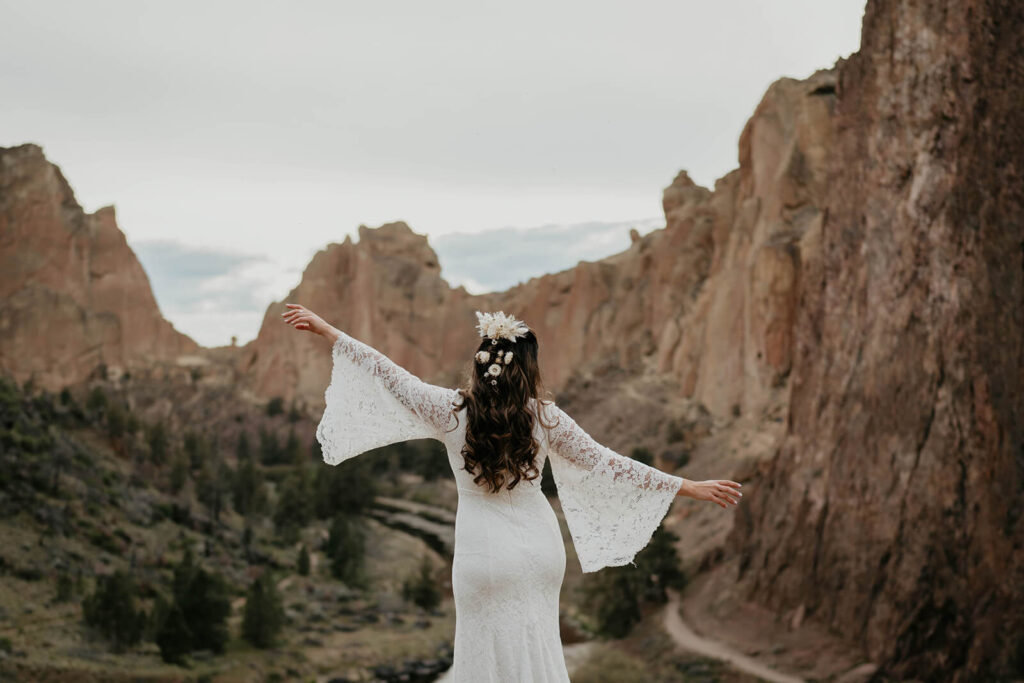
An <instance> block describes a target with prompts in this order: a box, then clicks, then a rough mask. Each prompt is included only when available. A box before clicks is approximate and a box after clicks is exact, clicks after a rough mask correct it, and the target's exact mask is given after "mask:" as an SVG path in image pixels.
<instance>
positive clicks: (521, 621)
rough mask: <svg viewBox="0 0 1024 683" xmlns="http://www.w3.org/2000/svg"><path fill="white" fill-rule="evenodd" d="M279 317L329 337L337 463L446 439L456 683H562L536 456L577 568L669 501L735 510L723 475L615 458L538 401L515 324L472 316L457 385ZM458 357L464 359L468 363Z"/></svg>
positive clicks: (531, 354)
mask: <svg viewBox="0 0 1024 683" xmlns="http://www.w3.org/2000/svg"><path fill="white" fill-rule="evenodd" d="M287 307H288V309H289V310H288V311H286V312H285V313H283V314H282V316H283V318H284V321H285V322H287V323H288V324H290V325H291V326H292V327H294V328H295V329H297V330H307V331H309V332H313V333H316V334H319V335H321V336H323V337H325V338H326V339H327V340H329V341H330V342H331V343H332V354H333V371H332V374H331V382H330V386H329V387H328V388H327V392H326V401H327V405H326V409H325V410H324V414H323V418H322V420H321V421H320V424H319V426H318V427H317V431H316V436H317V439H318V440H319V442H320V444H321V446H322V448H323V457H324V461H325V462H327V463H329V464H331V465H337V464H338V463H340V462H342V461H344V460H347V459H349V458H352V457H355V456H356V455H359V454H360V453H364V452H366V451H368V450H371V449H373V448H378V447H380V446H385V445H388V444H392V443H396V442H399V441H407V440H410V439H422V438H434V439H438V440H439V441H441V442H442V443H444V445H445V447H446V450H447V452H448V461H449V463H450V465H451V468H452V472H453V473H454V475H455V483H456V486H457V487H458V493H459V504H458V511H457V512H456V516H455V556H454V559H453V563H452V591H453V593H454V596H455V644H454V653H453V654H454V661H453V664H452V670H451V671H450V672H449V676H450V678H451V679H452V680H454V681H458V682H459V683H463V682H465V683H485V682H491V683H510V682H532V683H555V682H559V683H564V682H565V681H568V680H569V676H568V673H567V671H566V666H565V659H564V656H563V654H562V643H561V638H560V635H559V627H558V597H559V591H560V589H561V586H562V579H563V576H564V574H565V547H564V546H563V544H562V536H561V533H560V532H559V527H558V520H557V518H556V517H555V513H554V511H553V510H552V508H551V505H550V504H549V503H548V501H547V498H546V497H545V496H544V494H543V493H541V486H540V473H541V470H542V469H543V467H544V459H545V458H548V459H550V460H551V472H552V474H553V476H554V480H555V484H556V486H557V488H558V497H559V500H560V501H561V505H562V510H563V512H564V515H565V520H566V524H567V526H568V527H569V532H570V535H571V536H572V539H573V545H574V546H575V548H576V553H577V555H578V557H579V560H580V565H581V567H582V570H583V571H584V572H593V571H597V570H598V569H601V568H602V567H611V566H620V565H624V564H627V563H631V562H632V560H633V558H634V556H635V555H636V554H637V552H639V551H640V550H641V549H642V548H644V547H645V546H646V545H647V544H648V542H649V541H650V539H651V536H652V534H653V533H654V531H655V529H657V528H658V526H659V525H660V524H661V521H662V519H663V518H664V517H665V514H666V513H667V512H668V508H669V506H670V505H671V503H672V500H673V499H674V498H675V497H676V496H677V495H682V496H689V497H692V498H696V499H698V500H707V501H712V502H715V503H717V504H718V505H721V506H722V507H726V506H727V505H730V504H731V505H735V504H736V502H737V501H738V497H739V496H741V495H742V494H741V493H740V492H739V491H738V488H739V486H740V485H739V484H738V483H736V482H734V481H730V480H709V481H701V482H696V481H690V480H687V479H683V478H682V477H677V476H674V475H671V474H668V473H665V472H662V471H660V470H658V469H656V468H653V467H649V466H647V465H644V464H643V463H640V462H638V461H635V460H633V459H631V458H628V457H625V456H622V455H619V454H618V453H616V452H614V451H612V450H611V449H609V448H607V447H605V446H602V445H601V444H599V443H597V442H596V441H594V439H592V438H591V437H590V436H589V435H588V434H587V433H586V432H585V431H583V430H582V429H581V428H580V427H579V425H577V424H576V422H575V421H573V419H572V418H571V417H569V416H568V415H567V414H566V413H564V412H563V411H562V410H561V409H560V408H558V407H557V406H556V405H555V404H554V403H553V402H552V401H549V400H546V399H543V398H541V392H542V384H541V381H540V373H539V365H538V362H537V351H538V347H537V338H536V336H535V335H534V333H533V332H532V331H531V330H530V329H529V328H528V327H527V326H526V325H525V324H524V323H523V322H521V321H518V320H516V319H515V318H513V317H511V316H506V315H505V314H504V313H503V312H499V313H496V314H495V313H480V312H479V311H478V312H477V314H476V315H477V320H478V325H477V330H478V332H479V333H480V336H481V337H482V339H481V341H480V345H479V347H478V349H477V352H476V354H475V356H474V358H473V362H472V365H473V371H472V372H471V373H470V381H469V382H468V386H467V387H465V388H462V389H447V388H444V387H440V386H436V385H433V384H428V383H426V382H423V381H422V380H420V379H419V378H417V377H416V376H414V375H413V374H411V373H409V372H408V371H406V370H405V369H404V368H402V367H400V366H399V365H397V364H395V363H394V362H392V361H391V360H390V359H389V358H388V357H387V356H385V355H384V354H383V353H381V352H380V351H377V350H376V349H374V348H373V347H371V346H369V345H367V344H365V343H363V342H360V341H358V340H356V339H354V338H352V337H350V336H349V335H347V334H345V333H344V332H342V331H340V330H338V329H337V328H335V327H333V326H331V325H329V324H327V323H326V322H325V321H324V320H323V319H322V318H320V317H319V316H317V315H316V314H315V313H313V312H312V311H310V310H308V309H306V308H304V307H302V306H300V305H297V304H287ZM467 360H468V359H467Z"/></svg>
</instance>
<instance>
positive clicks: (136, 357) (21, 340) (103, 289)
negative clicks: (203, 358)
mask: <svg viewBox="0 0 1024 683" xmlns="http://www.w3.org/2000/svg"><path fill="white" fill-rule="evenodd" d="M0 336H2V337H3V343H2V344H0V369H2V370H3V371H4V372H5V373H8V374H9V375H11V376H12V377H14V378H15V379H17V380H18V381H25V380H29V379H32V380H33V381H35V382H36V383H37V384H38V385H40V386H43V387H46V388H48V389H51V390H53V389H58V388H61V387H64V386H67V385H69V384H74V383H76V382H79V381H81V380H83V379H85V378H86V377H88V376H89V375H90V374H92V373H94V372H96V371H97V370H98V369H100V368H102V367H106V368H107V370H109V371H114V372H117V371H119V370H124V369H128V368H130V367H132V366H134V365H143V366H148V365H150V364H151V363H153V362H155V361H161V360H169V359H172V358H174V357H175V356H177V355H179V354H181V353H187V352H191V351H195V350H196V349H197V348H198V347H197V346H196V345H195V343H194V342H192V340H191V339H189V338H188V337H186V336H185V335H182V334H180V333H178V332H176V331H175V330H174V328H173V327H172V326H171V324H170V323H168V322H167V321H166V320H164V318H163V317H162V316H161V315H160V311H159V309H158V308H157V305H156V301H155V299H154V298H153V293H152V291H151V290H150V287H149V280H148V279H147V277H146V274H145V272H144V271H143V270H142V266H141V265H140V264H139V262H138V260H137V259H136V258H135V254H134V253H133V252H132V250H131V249H130V248H129V247H128V244H127V242H126V241H125V238H124V234H123V233H122V232H121V231H120V230H119V229H118V227H117V222H116V220H115V218H114V209H113V208H112V207H106V208H103V209H100V210H99V211H97V212H96V213H93V214H86V213H85V212H84V211H83V210H82V208H81V207H80V206H79V205H78V203H77V202H76V201H75V197H74V194H73V193H72V191H71V188H70V187H69V186H68V184H67V182H66V181H65V180H64V177H63V176H62V175H61V173H60V170H59V169H58V168H57V167H56V166H54V165H53V164H51V163H49V162H48V161H47V160H46V158H45V157H44V156H43V152H42V150H41V149H40V148H39V147H37V146H35V145H21V146H19V147H12V148H9V149H3V148H0Z"/></svg>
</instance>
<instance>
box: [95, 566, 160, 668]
mask: <svg viewBox="0 0 1024 683" xmlns="http://www.w3.org/2000/svg"><path fill="white" fill-rule="evenodd" d="M82 615H83V617H84V618H85V623H87V624H88V625H89V626H92V627H93V628H95V629H96V630H98V631H99V632H100V633H102V634H103V635H104V636H105V637H106V638H108V639H109V640H110V641H111V642H112V643H113V645H114V649H115V650H123V649H124V648H126V647H130V646H132V645H135V644H137V643H138V642H139V641H140V640H142V631H143V628H144V626H145V623H146V614H145V612H143V611H142V610H141V609H136V608H135V582H134V581H133V580H132V577H131V575H130V574H128V573H127V572H125V571H122V570H117V571H115V572H114V573H113V574H109V575H107V576H101V577H99V579H98V580H97V584H96V591H95V592H94V593H93V594H92V595H90V596H88V597H86V598H85V600H83V601H82Z"/></svg>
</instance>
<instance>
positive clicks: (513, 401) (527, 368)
mask: <svg viewBox="0 0 1024 683" xmlns="http://www.w3.org/2000/svg"><path fill="white" fill-rule="evenodd" d="M509 351H511V352H512V357H511V360H510V362H509V363H507V364H506V363H505V362H504V358H505V355H506V354H507V353H508V352H509ZM537 351H538V344H537V337H536V335H534V333H533V331H532V330H531V331H529V332H527V333H526V335H525V336H523V337H519V338H518V339H516V341H514V342H513V341H511V340H509V339H504V338H496V339H491V338H490V337H483V338H482V339H481V341H480V346H479V347H478V348H477V351H476V353H475V354H474V358H473V360H472V361H471V365H472V367H471V368H470V369H469V371H468V373H467V374H468V378H467V380H466V383H465V386H463V387H462V388H460V389H458V393H459V395H460V396H461V397H462V404H461V406H460V407H459V409H460V410H461V408H465V409H466V445H465V446H463V448H462V456H463V458H464V460H465V464H464V465H463V469H464V470H466V471H467V472H469V473H470V474H473V475H475V476H474V477H473V481H474V482H475V483H476V484H478V485H486V486H487V488H488V489H490V490H491V492H493V493H497V492H498V491H500V490H501V489H502V487H507V488H508V489H509V490H512V489H513V488H515V486H516V484H518V483H519V482H520V481H521V480H523V479H526V480H527V481H529V480H532V479H536V478H537V477H539V476H540V470H539V469H538V468H537V465H536V463H535V459H536V456H537V452H538V451H539V450H540V444H539V443H538V442H537V439H536V438H534V435H533V426H534V421H535V420H536V421H539V422H540V423H541V424H542V425H543V426H545V427H547V428H550V427H551V426H553V425H548V424H546V423H544V422H543V420H541V417H540V416H539V415H537V414H535V413H534V410H533V408H532V407H531V405H530V401H529V399H531V398H533V399H536V401H537V405H539V404H540V403H541V402H542V401H545V400H548V399H547V398H546V397H544V396H542V394H547V393H548V392H547V391H546V390H545V389H544V385H543V382H542V381H541V378H540V365H539V364H538V362H537ZM483 352H486V353H488V354H489V356H490V360H489V361H487V362H480V361H479V360H478V358H480V357H481V355H480V354H482V353H483ZM492 364H498V365H499V366H500V368H501V373H500V374H499V375H497V376H494V375H489V374H488V368H489V367H491V365H492ZM492 381H493V384H492ZM456 419H458V418H456Z"/></svg>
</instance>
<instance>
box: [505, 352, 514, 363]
mask: <svg viewBox="0 0 1024 683" xmlns="http://www.w3.org/2000/svg"><path fill="white" fill-rule="evenodd" d="M511 362H512V352H511V351H506V352H505V365H508V364H509V363H511Z"/></svg>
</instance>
